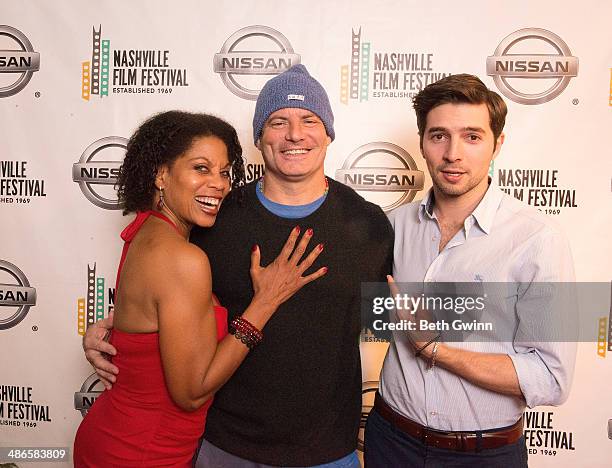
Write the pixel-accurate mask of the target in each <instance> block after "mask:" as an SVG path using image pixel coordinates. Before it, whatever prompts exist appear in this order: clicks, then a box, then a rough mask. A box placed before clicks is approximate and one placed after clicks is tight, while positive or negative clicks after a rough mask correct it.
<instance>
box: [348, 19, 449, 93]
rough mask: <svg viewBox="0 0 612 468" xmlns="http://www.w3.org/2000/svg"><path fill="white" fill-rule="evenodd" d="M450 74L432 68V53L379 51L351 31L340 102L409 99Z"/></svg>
mask: <svg viewBox="0 0 612 468" xmlns="http://www.w3.org/2000/svg"><path fill="white" fill-rule="evenodd" d="M449 75H450V73H442V72H439V71H436V70H435V68H434V54H433V53H431V52H414V51H410V52H395V51H393V52H379V51H374V50H373V47H372V43H371V42H369V41H366V40H365V39H364V38H362V36H361V27H359V29H358V30H357V31H355V30H354V29H353V30H352V36H351V60H350V65H342V66H341V67H340V102H342V103H343V104H348V103H349V101H350V100H358V101H359V102H363V101H367V100H368V99H369V98H383V99H384V98H400V99H406V98H408V99H412V98H413V97H414V96H415V95H416V93H418V92H419V91H420V90H421V89H423V88H424V87H425V86H427V85H428V84H431V83H434V82H436V81H438V80H440V79H442V78H444V77H446V76H449Z"/></svg>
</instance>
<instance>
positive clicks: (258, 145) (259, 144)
mask: <svg viewBox="0 0 612 468" xmlns="http://www.w3.org/2000/svg"><path fill="white" fill-rule="evenodd" d="M255 148H257V149H258V150H259V151H261V138H258V139H257V141H256V142H255Z"/></svg>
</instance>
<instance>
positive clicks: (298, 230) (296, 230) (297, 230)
mask: <svg viewBox="0 0 612 468" xmlns="http://www.w3.org/2000/svg"><path fill="white" fill-rule="evenodd" d="M300 231H301V229H300V227H299V226H296V227H295V232H297V233H298V234H299V233H300Z"/></svg>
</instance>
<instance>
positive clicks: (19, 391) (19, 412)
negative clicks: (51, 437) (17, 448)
mask: <svg viewBox="0 0 612 468" xmlns="http://www.w3.org/2000/svg"><path fill="white" fill-rule="evenodd" d="M32 390H33V387H22V386H18V385H0V426H13V427H21V428H26V427H27V428H34V427H36V426H38V423H40V422H51V417H50V415H49V406H48V405H40V404H38V403H37V402H36V401H35V400H34V399H33V396H32Z"/></svg>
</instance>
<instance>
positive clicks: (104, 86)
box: [81, 25, 110, 101]
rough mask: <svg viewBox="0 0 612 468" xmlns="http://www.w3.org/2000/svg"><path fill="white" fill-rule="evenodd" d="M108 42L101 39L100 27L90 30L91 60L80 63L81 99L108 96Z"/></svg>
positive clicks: (87, 99)
mask: <svg viewBox="0 0 612 468" xmlns="http://www.w3.org/2000/svg"><path fill="white" fill-rule="evenodd" d="M109 70H110V40H108V39H102V25H100V26H98V30H97V31H96V28H95V27H93V28H92V46H91V60H90V61H87V62H83V63H81V97H82V98H83V99H85V100H86V101H89V98H90V97H91V95H92V94H93V95H98V96H100V97H102V96H108V85H109Z"/></svg>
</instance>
